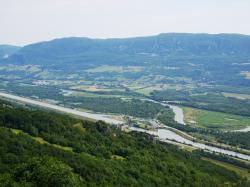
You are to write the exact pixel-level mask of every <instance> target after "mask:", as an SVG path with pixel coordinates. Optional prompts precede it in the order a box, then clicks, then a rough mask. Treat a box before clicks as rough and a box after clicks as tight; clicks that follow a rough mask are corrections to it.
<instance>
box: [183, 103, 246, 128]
mask: <svg viewBox="0 0 250 187" xmlns="http://www.w3.org/2000/svg"><path fill="white" fill-rule="evenodd" d="M183 111H184V120H185V122H186V123H187V124H190V125H194V126H197V127H205V128H218V129H241V128H244V127H247V126H250V118H249V117H244V116H239V115H232V114H226V113H222V112H214V111H207V110H200V109H194V108H190V107H183Z"/></svg>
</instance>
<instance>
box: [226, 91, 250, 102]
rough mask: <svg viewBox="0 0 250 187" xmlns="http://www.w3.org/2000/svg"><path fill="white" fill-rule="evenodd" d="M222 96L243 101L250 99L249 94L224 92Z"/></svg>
mask: <svg viewBox="0 0 250 187" xmlns="http://www.w3.org/2000/svg"><path fill="white" fill-rule="evenodd" d="M222 95H223V96H225V97H232V98H236V99H242V100H245V99H250V95H248V94H238V93H228V92H222Z"/></svg>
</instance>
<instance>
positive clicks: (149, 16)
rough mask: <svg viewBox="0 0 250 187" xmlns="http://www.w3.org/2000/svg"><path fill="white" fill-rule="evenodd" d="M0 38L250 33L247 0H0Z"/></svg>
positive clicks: (19, 40)
mask: <svg viewBox="0 0 250 187" xmlns="http://www.w3.org/2000/svg"><path fill="white" fill-rule="evenodd" d="M0 4H1V6H0V26H1V30H0V44H9V45H18V46H22V45H27V44H31V43H36V42H40V41H48V40H52V39H55V38H64V37H89V38H101V39H104V38H128V37H140V36H151V35H157V34H160V33H208V34H219V33H235V34H245V35H250V25H249V24H247V22H246V21H247V18H248V17H250V11H249V9H250V1H247V0H239V1H234V0H221V1H216V0H211V1H209V2H208V1H200V0H190V1H188V2H186V1H183V0H176V1H171V0H155V1H146V2H145V0H144V1H143V0H134V1H132V0H127V1H121V0H120V1H119V0H106V1H100V0H91V1H90V0H85V1H81V0H71V1H68V0H54V1H49V0H38V1H32V0H22V1H18V0H8V1H7V0H0Z"/></svg>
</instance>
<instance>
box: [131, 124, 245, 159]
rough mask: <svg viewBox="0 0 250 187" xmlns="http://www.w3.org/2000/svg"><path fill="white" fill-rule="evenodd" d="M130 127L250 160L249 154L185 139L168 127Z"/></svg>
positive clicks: (159, 136) (133, 129) (160, 137)
mask: <svg viewBox="0 0 250 187" xmlns="http://www.w3.org/2000/svg"><path fill="white" fill-rule="evenodd" d="M130 129H131V130H132V131H137V132H145V133H148V134H151V135H155V136H157V137H158V138H159V140H160V141H165V140H174V141H176V142H179V143H183V144H187V145H192V146H193V147H196V148H199V149H203V150H208V151H212V152H215V153H222V154H225V155H229V156H233V157H238V158H241V159H244V160H250V156H248V155H245V154H241V153H237V152H234V151H229V150H225V149H221V148H217V147H213V146H209V145H205V144H201V143H196V142H193V141H191V140H188V139H186V138H184V137H182V136H180V135H178V134H176V133H174V132H173V131H170V130H168V129H157V130H156V131H150V130H145V129H140V128H136V127H130Z"/></svg>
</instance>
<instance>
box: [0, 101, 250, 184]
mask: <svg viewBox="0 0 250 187" xmlns="http://www.w3.org/2000/svg"><path fill="white" fill-rule="evenodd" d="M0 126H1V127H0V155H1V157H0V184H1V187H2V186H3V187H7V186H41V187H42V186H53V187H56V186H58V187H59V186H60V187H61V186H67V187H68V186H72V187H75V186H171V187H173V186H237V187H238V186H249V182H247V181H246V180H245V179H243V178H242V177H241V176H239V175H237V174H236V173H234V172H231V171H229V170H226V169H225V168H222V167H219V166H216V165H214V164H212V163H210V162H207V161H203V160H201V159H200V157H199V155H197V154H194V153H191V152H186V151H182V150H179V149H178V148H177V147H175V146H172V145H168V144H163V143H159V142H153V141H152V138H151V137H150V136H148V135H144V134H138V133H124V132H121V131H120V130H117V129H115V128H113V127H111V126H109V125H106V124H104V123H102V122H96V123H93V122H87V121H82V120H79V119H74V118H71V117H69V116H66V115H62V114H56V113H52V114H50V113H48V112H45V111H41V110H36V109H24V108H19V107H16V106H14V105H10V104H9V103H5V102H1V104H0Z"/></svg>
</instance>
